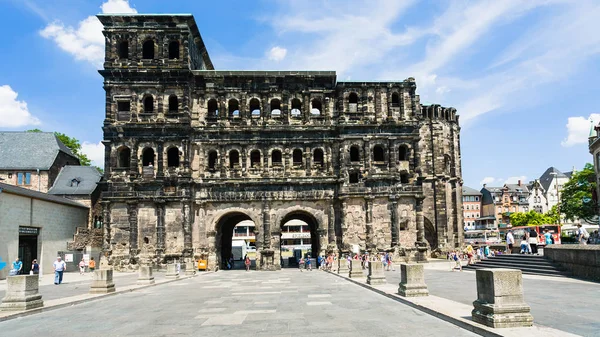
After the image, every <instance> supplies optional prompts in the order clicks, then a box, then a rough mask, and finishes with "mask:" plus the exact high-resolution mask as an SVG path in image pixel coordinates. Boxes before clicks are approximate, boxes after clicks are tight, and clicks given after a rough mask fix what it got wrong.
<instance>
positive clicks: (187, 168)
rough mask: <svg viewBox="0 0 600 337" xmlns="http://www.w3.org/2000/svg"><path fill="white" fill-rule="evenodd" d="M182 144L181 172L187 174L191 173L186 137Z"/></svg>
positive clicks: (188, 143)
mask: <svg viewBox="0 0 600 337" xmlns="http://www.w3.org/2000/svg"><path fill="white" fill-rule="evenodd" d="M182 145H183V172H184V173H185V175H187V176H189V175H190V174H191V171H190V158H191V155H190V154H191V153H190V149H191V146H190V141H189V140H188V139H184V140H183V142H182Z"/></svg>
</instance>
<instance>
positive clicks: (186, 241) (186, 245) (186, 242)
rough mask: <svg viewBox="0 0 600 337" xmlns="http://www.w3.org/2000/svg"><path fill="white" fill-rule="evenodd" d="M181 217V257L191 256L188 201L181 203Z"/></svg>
mask: <svg viewBox="0 0 600 337" xmlns="http://www.w3.org/2000/svg"><path fill="white" fill-rule="evenodd" d="M182 204H183V205H182V209H181V215H182V216H183V256H185V257H190V256H192V212H191V206H190V201H189V200H184V201H183V203H182Z"/></svg>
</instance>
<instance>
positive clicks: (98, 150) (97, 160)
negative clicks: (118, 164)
mask: <svg viewBox="0 0 600 337" xmlns="http://www.w3.org/2000/svg"><path fill="white" fill-rule="evenodd" d="M81 152H83V153H84V154H85V155H86V156H87V157H88V158H89V159H90V160H91V161H92V165H94V166H98V167H104V144H102V143H101V142H98V143H90V142H83V144H81Z"/></svg>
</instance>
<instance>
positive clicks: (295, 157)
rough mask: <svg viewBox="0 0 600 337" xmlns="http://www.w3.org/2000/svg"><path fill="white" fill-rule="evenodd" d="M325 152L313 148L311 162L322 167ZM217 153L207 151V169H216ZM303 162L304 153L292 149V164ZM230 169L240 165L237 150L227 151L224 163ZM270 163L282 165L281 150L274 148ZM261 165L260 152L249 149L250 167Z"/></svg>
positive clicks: (301, 164)
mask: <svg viewBox="0 0 600 337" xmlns="http://www.w3.org/2000/svg"><path fill="white" fill-rule="evenodd" d="M324 158H325V154H324V152H323V150H322V149H315V150H314V151H313V153H312V159H313V160H312V164H313V166H315V167H317V168H323V166H324V163H325V159H324ZM218 159H219V154H218V153H217V151H216V150H210V151H209V152H208V163H207V164H208V169H209V170H216V168H217V166H218ZM303 164H304V153H303V151H302V150H301V149H294V150H293V151H292V165H293V166H296V167H299V166H300V167H301V166H303ZM226 165H227V166H228V167H229V168H230V169H236V168H239V167H240V166H241V163H240V153H239V151H238V150H230V151H229V163H227V164H226ZM271 165H272V166H274V167H277V166H283V154H282V152H281V150H278V149H275V150H273V151H272V152H271ZM261 166H262V154H261V152H260V151H259V150H252V151H250V167H251V168H258V167H261Z"/></svg>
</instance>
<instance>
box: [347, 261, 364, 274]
mask: <svg viewBox="0 0 600 337" xmlns="http://www.w3.org/2000/svg"><path fill="white" fill-rule="evenodd" d="M361 262H362V261H361V260H354V259H352V262H350V273H349V274H348V275H349V277H350V278H359V277H364V273H363V269H362V265H361Z"/></svg>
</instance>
